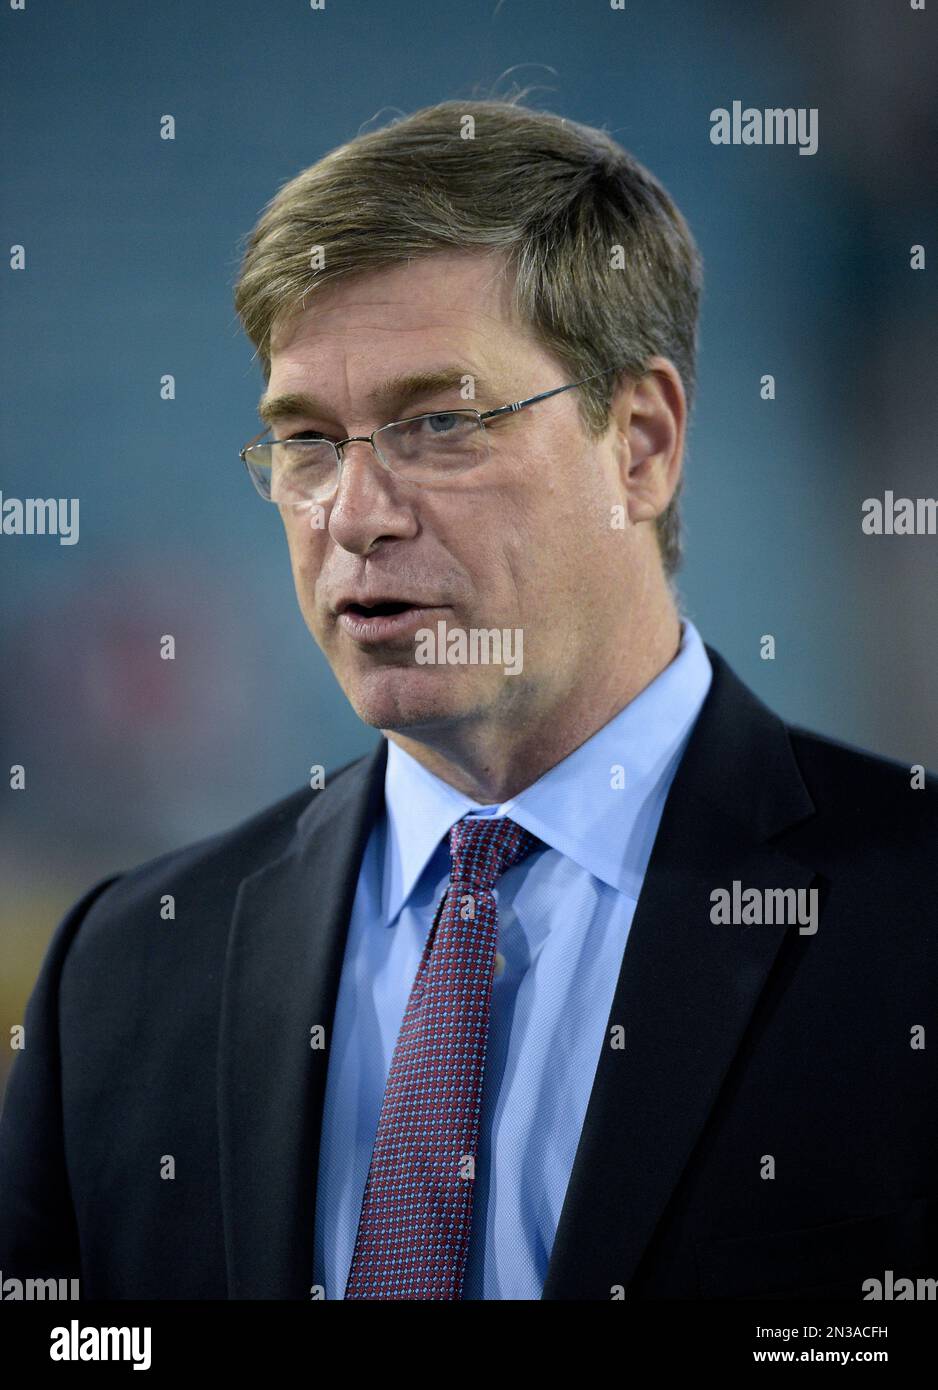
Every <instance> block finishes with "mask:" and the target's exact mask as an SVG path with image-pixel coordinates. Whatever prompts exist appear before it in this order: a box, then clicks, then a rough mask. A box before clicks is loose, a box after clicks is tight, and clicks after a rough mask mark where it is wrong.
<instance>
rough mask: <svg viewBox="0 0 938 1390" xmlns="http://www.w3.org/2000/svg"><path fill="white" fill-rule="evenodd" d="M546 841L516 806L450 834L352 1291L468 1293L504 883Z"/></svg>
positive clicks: (392, 1074) (386, 1108)
mask: <svg viewBox="0 0 938 1390" xmlns="http://www.w3.org/2000/svg"><path fill="white" fill-rule="evenodd" d="M540 843H541V842H540V840H538V839H537V837H536V836H534V835H530V834H529V833H528V832H527V831H526V830H523V829H522V828H521V826H520V825H516V824H515V822H514V821H513V820H509V819H507V818H506V817H500V818H498V819H485V818H480V817H475V818H470V817H466V818H465V819H463V820H461V821H458V822H457V823H456V824H455V825H454V826H453V828H452V830H451V831H450V833H449V844H450V855H451V858H452V870H451V872H450V881H449V888H448V889H447V891H446V894H445V895H444V897H443V900H442V902H441V903H440V907H439V910H438V912H437V915H436V919H435V921H434V923H433V925H432V927H431V928H430V932H429V935H428V936H427V944H426V946H425V947H424V950H423V956H422V957H421V960H420V965H419V966H418V968H417V974H416V977H415V979H414V985H413V989H412V990H411V994H410V999H409V1000H408V1003H407V1009H406V1011H405V1013H404V1020H403V1022H402V1024H401V1031H400V1033H399V1035H398V1039H397V1045H396V1047H395V1049H394V1056H393V1057H392V1059H391V1068H390V1071H389V1073H388V1080H387V1086H386V1088H385V1092H384V1101H383V1103H382V1106H381V1116H380V1119H379V1120H378V1132H377V1136H376V1138H375V1146H374V1151H373V1153H372V1156H371V1167H370V1168H369V1170H368V1181H367V1183H366V1185H365V1195H364V1199H363V1201H362V1210H361V1217H360V1219H359V1223H358V1235H357V1237H356V1240H355V1251H354V1254H353V1255H352V1265H351V1269H350V1271H349V1277H348V1283H347V1285H346V1289H345V1297H346V1298H372V1299H385V1300H391V1299H454V1298H460V1297H461V1289H462V1281H463V1275H464V1273H465V1267H466V1257H467V1255H468V1252H469V1232H470V1225H471V1216H472V1188H473V1180H474V1177H475V1155H476V1152H477V1143H478V1135H479V1115H480V1111H481V1105H482V1078H483V1073H484V1069H485V1046H486V1037H487V1034H488V1025H489V1005H490V1002H491V997H492V979H493V975H494V970H495V947H496V943H497V939H498V911H497V906H496V902H495V895H494V893H493V891H492V889H493V887H494V885H495V881H496V879H497V878H498V877H499V875H500V874H503V873H504V872H505V870H506V869H508V868H510V867H511V865H512V864H517V863H518V862H519V860H521V859H523V858H524V857H525V855H527V854H530V853H531V851H532V850H533V849H535V848H536V847H538V846H539V845H540Z"/></svg>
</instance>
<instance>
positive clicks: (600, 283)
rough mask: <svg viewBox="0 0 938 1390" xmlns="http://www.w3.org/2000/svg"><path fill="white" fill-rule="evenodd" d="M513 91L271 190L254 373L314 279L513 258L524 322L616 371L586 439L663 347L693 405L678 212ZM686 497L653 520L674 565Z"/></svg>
mask: <svg viewBox="0 0 938 1390" xmlns="http://www.w3.org/2000/svg"><path fill="white" fill-rule="evenodd" d="M519 102H520V97H513V98H510V99H507V100H499V101H444V102H440V103H439V104H438V105H436V106H428V107H425V108H424V109H422V110H420V111H415V112H414V113H413V114H412V115H410V116H406V117H402V118H401V119H399V120H397V121H394V122H392V123H391V124H390V125H387V126H385V127H384V128H383V129H380V130H374V131H369V132H367V133H365V134H363V135H359V136H357V137H356V138H355V139H353V140H350V141H349V142H348V143H347V144H344V145H340V146H339V147H338V148H337V149H334V150H332V151H330V153H329V154H327V155H325V156H324V157H323V158H322V159H320V160H319V161H318V162H317V163H315V164H313V165H311V166H310V167H309V168H308V169H304V170H303V171H302V172H301V173H300V174H297V175H296V177H295V178H292V179H290V180H289V181H288V182H287V183H285V184H284V185H283V186H282V187H281V188H280V190H279V191H278V193H277V194H276V195H275V197H274V198H272V199H271V201H270V202H269V203H268V204H267V206H266V207H265V209H264V211H263V213H262V215H261V217H260V219H259V221H258V223H257V225H256V226H255V228H254V230H253V231H252V232H251V233H249V234H248V238H247V248H246V250H245V252H244V257H243V261H242V265H241V270H240V274H239V276H238V279H237V283H236V285H235V308H236V310H237V313H238V316H239V318H240V320H241V323H242V325H243V327H244V331H245V332H246V333H247V335H248V337H249V338H250V339H251V341H252V342H253V343H254V346H255V348H256V349H257V355H258V356H259V357H260V360H261V364H262V367H263V370H264V376H265V380H269V378H270V337H271V331H272V329H273V326H274V324H275V321H276V320H277V319H279V318H280V317H281V316H284V317H289V316H290V315H291V314H293V313H296V312H299V311H300V310H301V309H302V308H303V307H304V306H305V301H306V298H307V296H308V295H309V294H310V292H311V291H312V290H314V289H315V288H316V286H317V285H321V284H325V283H327V282H328V283H334V282H335V281H337V280H339V279H347V278H349V277H351V276H353V275H356V274H361V273H363V272H365V271H371V270H376V269H379V268H381V267H385V266H391V265H395V264H400V263H401V262H403V261H405V260H408V259H412V258H414V257H419V256H426V255H430V254H432V253H433V252H435V251H443V250H450V251H451V250H454V249H461V250H470V249H471V250H476V249H477V250H487V251H502V252H504V253H506V256H507V263H508V265H509V266H510V267H511V268H512V269H513V270H514V272H515V279H514V285H513V303H514V308H515V312H516V314H517V315H518V318H519V320H520V321H521V322H522V323H525V324H526V325H527V326H529V327H530V329H531V330H532V331H533V333H534V334H535V336H536V338H537V339H538V341H540V342H541V343H542V344H543V345H544V347H545V348H546V349H547V350H548V351H549V352H551V353H552V354H553V355H554V356H555V357H556V358H557V359H559V361H560V362H561V363H563V365H564V366H565V367H566V368H567V369H568V370H569V372H570V373H571V379H572V380H575V379H578V378H579V377H585V376H589V375H590V373H591V372H598V371H601V370H602V369H603V368H605V367H610V366H614V365H617V366H620V367H621V369H622V370H621V372H620V373H619V375H618V376H616V375H613V374H610V375H608V376H606V377H600V378H598V379H597V380H596V381H594V382H590V383H589V384H588V385H586V386H584V387H582V388H581V391H580V392H579V393H578V395H579V396H580V411H581V416H582V419H583V422H584V425H585V427H586V429H587V431H588V432H589V434H590V435H591V436H594V437H595V436H598V435H600V434H602V433H604V432H605V430H606V427H607V424H608V419H609V408H610V404H611V402H612V398H613V395H614V393H615V389H616V386H617V384H618V382H619V380H620V379H621V378H622V377H623V376H627V377H640V376H641V375H642V374H643V372H644V371H645V370H646V363H647V361H648V360H649V358H651V357H652V356H654V355H656V354H660V355H661V356H664V357H667V358H668V359H669V360H670V361H672V362H673V363H674V365H675V367H676V368H677V370H678V371H679V372H680V375H681V379H682V381H683V383H684V390H685V393H686V396H687V401H688V407H690V405H691V404H692V403H693V397H694V389H695V372H696V350H697V317H698V312H699V301H700V293H701V285H702V265H701V258H700V253H699V251H698V249H697V246H696V244H695V242H694V239H693V237H692V235H691V232H690V229H689V228H688V226H687V224H686V222H685V220H684V218H683V217H682V216H681V214H680V212H679V211H678V209H677V208H676V207H675V205H674V203H673V202H672V201H671V199H670V197H669V196H668V194H667V192H666V191H665V189H664V188H663V187H662V185H661V184H660V183H659V182H658V180H657V179H656V178H655V177H654V176H653V175H652V174H651V173H649V171H648V170H647V169H645V168H644V167H643V166H642V165H641V164H639V163H638V161H637V160H635V159H634V158H633V157H632V156H631V155H630V154H629V153H628V152H627V151H626V150H624V149H623V148H622V147H621V146H620V145H618V144H617V143H616V142H615V141H614V140H612V139H611V137H610V136H608V135H606V134H605V133H604V132H603V131H601V130H597V129H594V128H593V127H591V126H586V125H580V124H578V123H577V122H575V121H569V120H565V119H562V118H561V117H559V116H555V115H552V114H550V113H547V112H540V111H532V110H529V109H527V108H526V107H524V106H522V105H520V104H519ZM470 118H471V119H470ZM470 136H471V138H467V137H470ZM242 240H243V239H242ZM313 246H323V247H324V248H325V257H324V259H325V267H324V268H323V269H321V270H313V269H311V266H310V250H311V247H313ZM614 257H615V258H616V259H617V263H618V266H619V267H620V268H617V265H616V264H614V263H613V262H614ZM680 490H681V489H680V483H679V484H678V488H677V489H676V491H675V494H674V497H673V498H672V500H671V502H670V504H669V506H668V507H667V509H666V510H665V511H664V512H663V513H662V514H661V516H660V517H659V518H658V520H657V533H658V542H659V547H660V550H661V556H662V562H663V565H664V569H665V573H666V574H667V575H669V576H670V575H672V574H673V573H674V572H675V571H676V570H677V569H678V567H679V565H680V561H681V536H680V515H679V511H678V495H679V493H680Z"/></svg>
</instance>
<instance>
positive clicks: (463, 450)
mask: <svg viewBox="0 0 938 1390" xmlns="http://www.w3.org/2000/svg"><path fill="white" fill-rule="evenodd" d="M375 446H376V447H377V450H378V452H379V454H380V455H381V457H382V459H383V460H384V462H385V463H386V464H387V466H388V468H390V469H391V471H392V472H393V473H396V474H397V475H398V477H401V478H407V479H410V480H413V481H414V482H428V481H433V480H434V479H437V478H445V477H446V476H448V475H450V474H453V473H462V472H464V471H465V470H466V469H467V468H474V467H475V466H476V465H477V464H479V463H483V462H484V461H485V460H486V459H487V458H488V452H489V450H488V436H487V435H486V432H485V426H484V425H483V424H482V421H481V420H480V419H479V416H478V415H477V413H476V412H475V411H474V410H448V411H445V412H440V413H439V414H437V415H420V416H418V417H417V418H416V419H414V420H401V421H399V422H398V423H396V424H393V425H385V426H384V428H383V429H380V430H378V431H377V432H376V434H375Z"/></svg>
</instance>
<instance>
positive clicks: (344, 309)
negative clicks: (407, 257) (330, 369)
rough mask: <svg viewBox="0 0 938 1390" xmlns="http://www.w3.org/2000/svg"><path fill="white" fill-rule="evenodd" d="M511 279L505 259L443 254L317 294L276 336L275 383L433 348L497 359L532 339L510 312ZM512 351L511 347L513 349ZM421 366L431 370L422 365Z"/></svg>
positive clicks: (280, 324) (401, 360)
mask: <svg viewBox="0 0 938 1390" xmlns="http://www.w3.org/2000/svg"><path fill="white" fill-rule="evenodd" d="M512 283H513V275H512V274H511V273H510V272H509V271H508V270H507V268H506V266H505V263H504V257H503V256H502V254H501V253H498V254H497V255H493V254H490V253H486V254H479V253H466V252H441V253H437V254H435V255H432V256H425V257H421V258H418V259H416V260H412V261H408V262H406V263H402V264H400V265H394V266H388V267H385V268H382V269H380V270H375V271H369V272H368V273H366V274H361V275H356V276H354V277H352V278H349V279H348V280H341V281H339V282H337V283H336V284H334V285H330V284H328V283H326V284H324V285H323V286H322V287H320V288H315V289H314V290H313V291H312V294H311V295H310V297H309V299H308V300H307V303H306V306H305V307H304V308H303V309H301V310H300V311H299V312H297V313H295V314H292V315H289V316H284V317H281V318H280V319H278V320H277V321H276V322H275V324H274V326H273V329H272V332H271V340H270V360H271V373H270V379H271V383H273V381H274V378H275V377H277V378H280V377H282V375H283V374H284V372H289V371H290V370H291V369H295V368H302V367H303V366H310V367H311V366H314V365H315V366H316V368H317V369H319V370H322V369H324V368H326V367H327V366H328V365H329V363H330V362H333V361H342V360H343V359H344V360H346V361H347V360H348V359H349V358H350V357H354V360H355V361H356V362H357V363H361V364H373V365H374V366H376V367H380V368H384V367H386V366H387V365H388V361H389V359H388V354H392V355H393V358H394V362H395V363H396V365H398V366H403V365H412V364H411V362H410V361H408V360H407V359H409V358H411V359H412V358H413V356H414V354H416V353H425V352H426V350H427V349H430V350H431V351H432V350H434V349H439V350H445V351H446V352H447V355H448V356H453V355H455V356H456V357H457V358H458V357H459V356H460V355H461V354H462V353H464V354H465V355H466V358H467V370H471V364H469V362H468V359H469V358H470V357H471V358H479V357H484V358H485V360H486V361H488V362H491V360H492V358H493V357H496V356H498V355H500V354H505V355H507V354H508V352H509V351H513V350H514V347H515V345H516V343H517V341H522V342H523V341H530V342H531V343H532V345H533V339H532V338H531V335H530V333H529V331H528V330H527V328H526V326H525V325H522V324H521V323H519V322H518V320H517V318H516V316H515V315H514V312H513V308H512V298H511V295H512ZM510 345H511V346H510ZM417 365H425V366H428V365H430V364H429V363H420V364H417Z"/></svg>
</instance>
